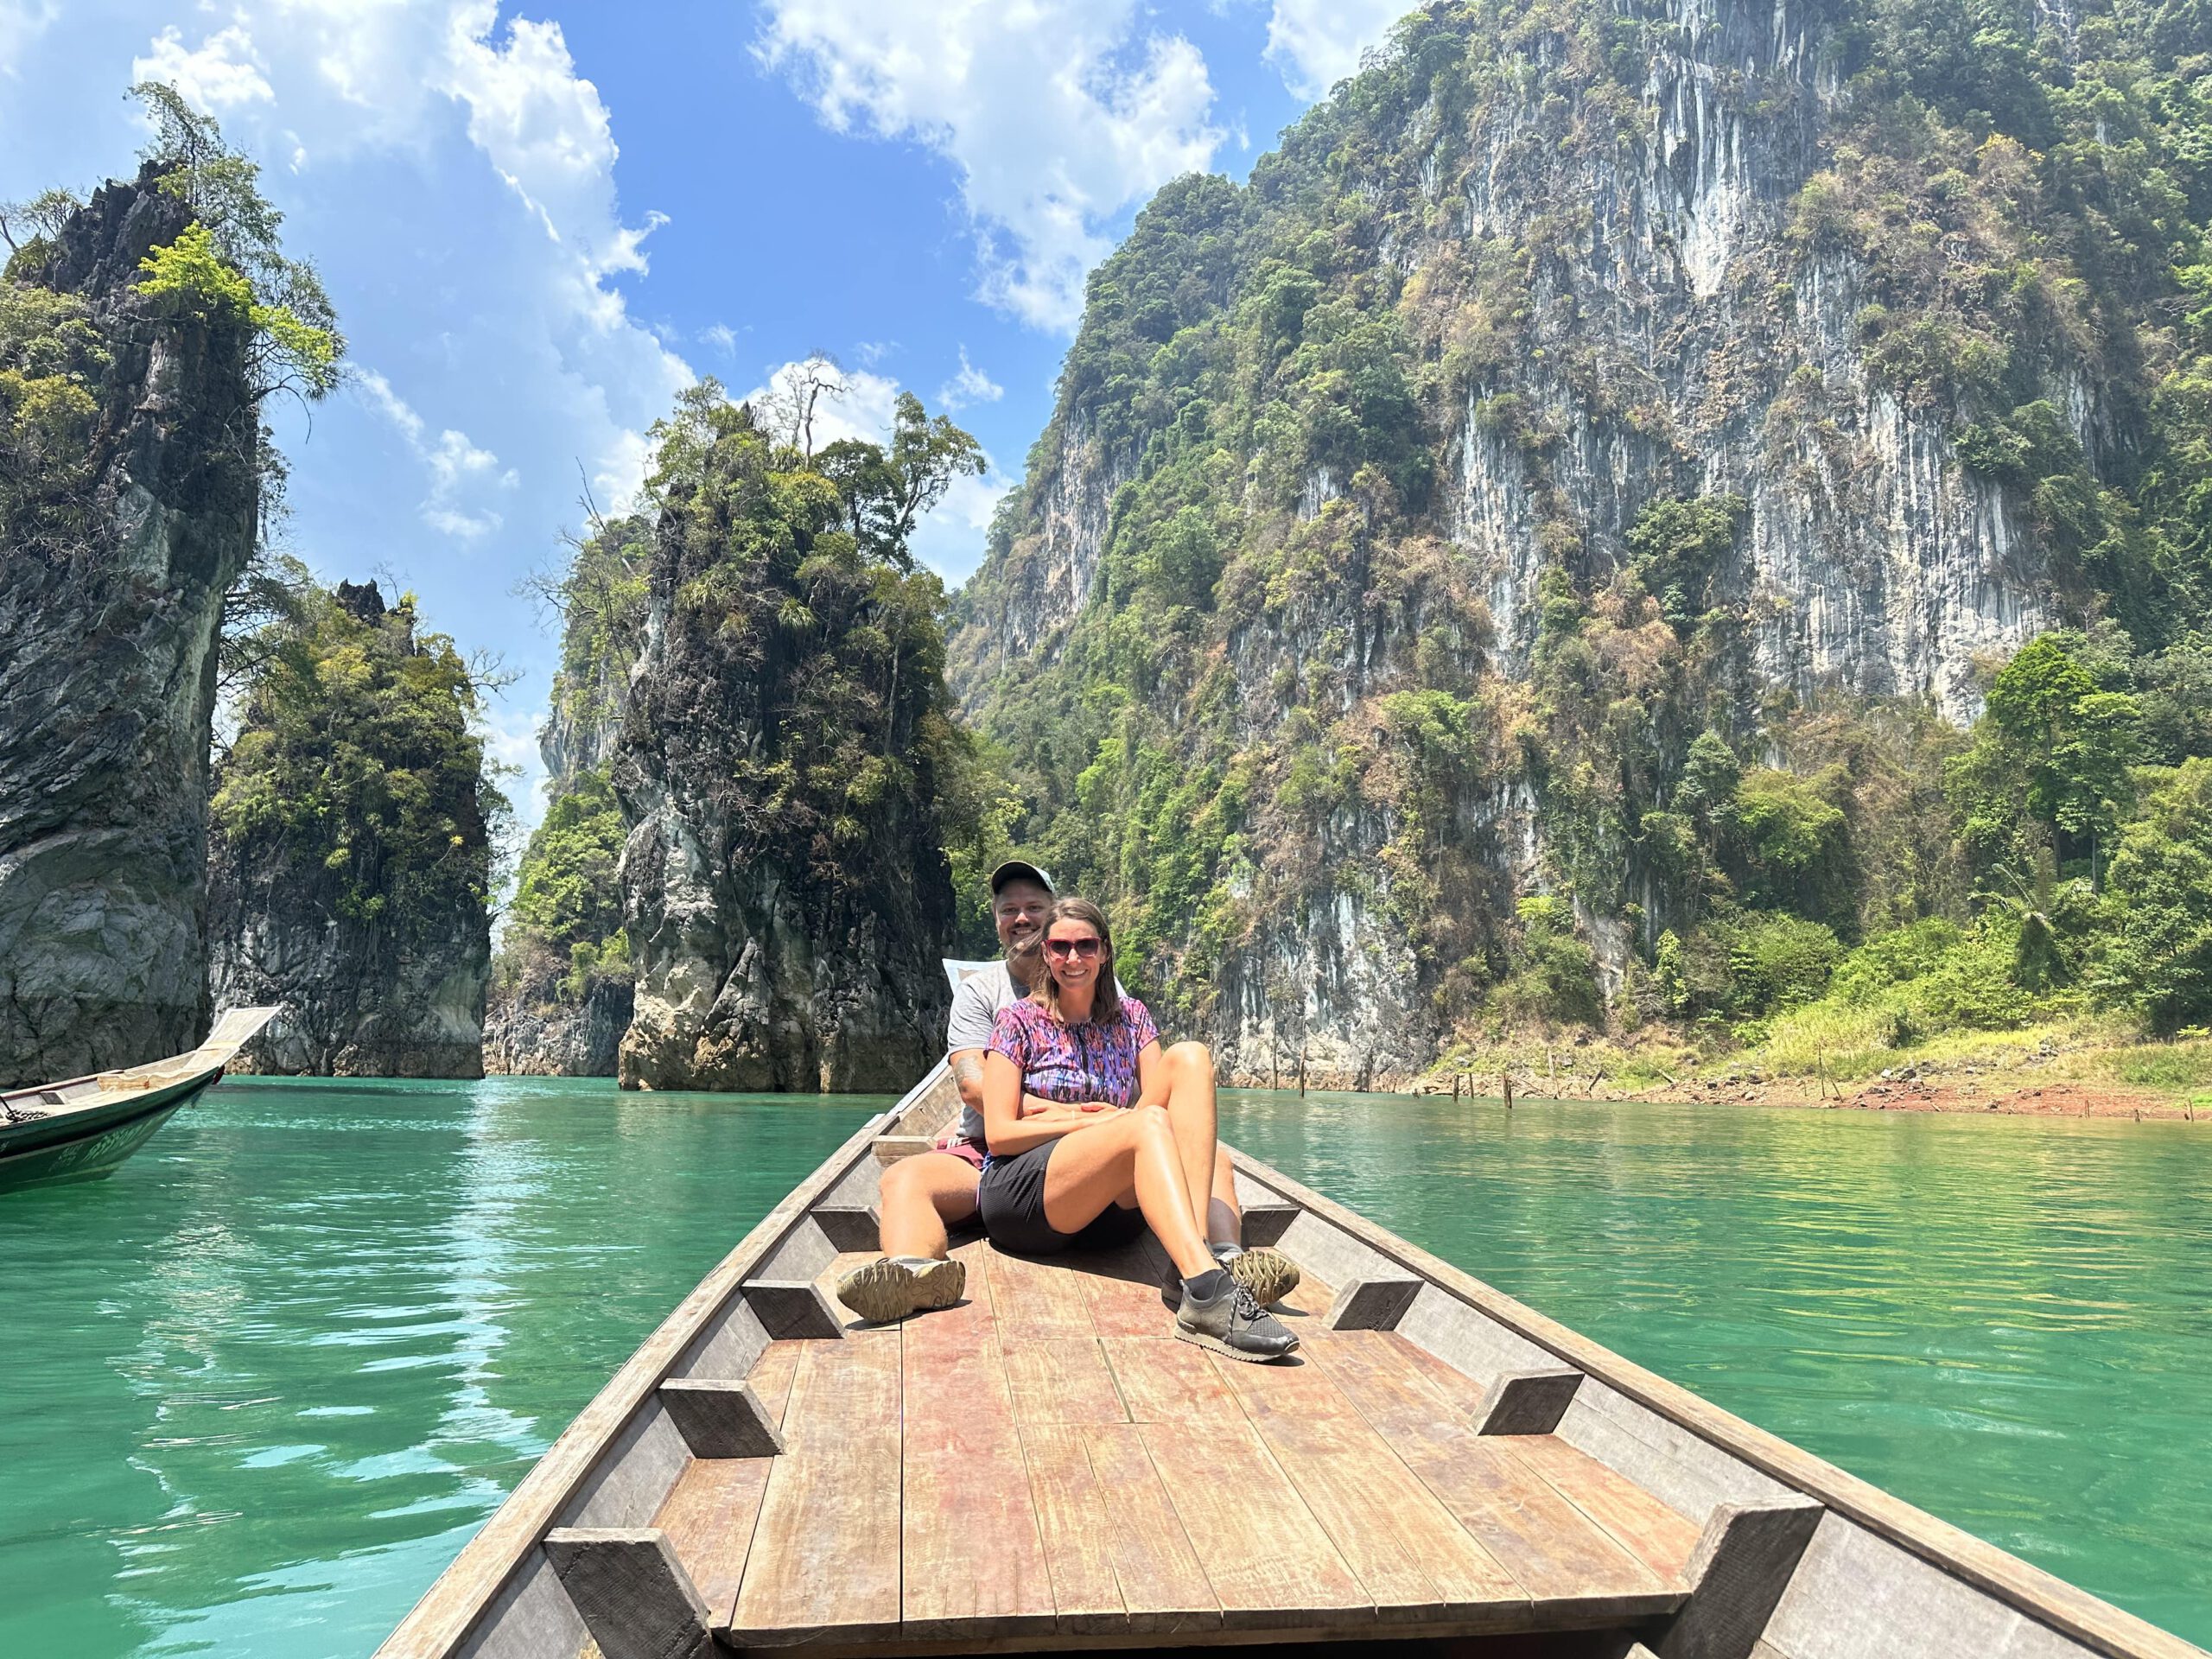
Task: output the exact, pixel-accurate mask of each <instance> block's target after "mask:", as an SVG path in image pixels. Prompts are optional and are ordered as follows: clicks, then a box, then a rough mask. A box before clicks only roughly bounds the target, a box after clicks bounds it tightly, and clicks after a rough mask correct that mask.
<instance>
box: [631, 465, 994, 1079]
mask: <svg viewBox="0 0 2212 1659" xmlns="http://www.w3.org/2000/svg"><path fill="white" fill-rule="evenodd" d="M742 464H751V465H757V464H758V463H757V462H748V463H742ZM757 487H758V486H757V485H756V484H753V483H751V482H750V481H747V482H742V483H740V484H736V485H733V486H731V489H730V493H731V495H732V496H733V497H734V496H736V495H737V494H738V493H740V492H741V491H742V490H745V489H749V488H757ZM708 494H709V493H707V492H703V491H702V497H706V496H708ZM722 550H723V544H722V543H721V540H720V537H719V536H718V535H717V534H716V532H715V530H713V529H712V528H709V526H708V525H706V524H698V523H695V522H691V521H689V520H687V519H686V518H685V517H684V514H683V512H679V511H677V510H674V509H671V512H670V514H669V516H668V518H666V519H665V520H664V523H663V524H662V527H661V533H660V535H659V537H658V540H657V543H656V544H655V550H654V555H653V562H652V581H651V604H650V611H649V617H648V622H647V630H646V641H647V643H646V646H645V652H644V655H643V658H642V659H641V660H640V662H639V667H638V671H637V673H636V675H635V677H633V679H632V683H631V688H630V698H629V702H628V706H627V709H626V712H625V714H624V716H623V721H622V745H621V750H620V754H619V755H618V757H617V759H616V761H615V765H614V774H613V776H614V787H615V790H616V792H617V793H618V794H619V795H620V798H621V801H622V808H623V813H624V817H626V820H627V821H628V822H629V823H630V824H631V825H632V829H631V830H630V834H629V839H628V842H627V843H626V847H625V849H624V851H623V855H622V884H623V895H624V927H625V931H626V933H627V935H628V938H629V951H630V960H631V963H632V969H633V970H634V972H635V976H636V1003H635V1010H634V1013H633V1015H632V1020H631V1025H630V1030H629V1033H628V1035H627V1036H626V1038H625V1039H623V1043H622V1052H621V1067H620V1079H621V1084H622V1086H623V1087H624V1088H646V1089H706V1090H746V1091H750V1090H804V1091H812V1090H823V1091H825V1092H846V1091H861V1090H899V1089H904V1088H905V1087H906V1086H907V1085H908V1084H912V1082H913V1080H914V1079H915V1078H916V1077H918V1076H920V1075H921V1073H922V1072H923V1071H925V1070H926V1069H927V1068H928V1066H929V1065H931V1063H932V1062H933V1061H934V1060H935V1059H936V1058H938V1056H939V1055H941V1054H942V1053H943V1052H944V1022H945V1018H946V1015H947V1014H948V1012H949V1010H950V1000H951V999H950V990H949V988H948V987H947V986H946V983H945V980H944V972H943V970H942V969H941V968H940V967H939V965H938V964H939V959H940V958H941V957H943V956H944V949H945V942H946V941H947V939H949V938H950V935H951V931H952V912H953V906H952V887H951V878H950V872H949V869H948V867H947V864H946V861H945V856H944V850H943V836H942V832H941V830H940V829H939V827H938V823H937V822H936V810H937V808H936V803H935V798H934V789H935V784H934V779H933V774H932V772H931V762H930V760H929V759H928V757H927V755H926V753H925V751H924V748H923V745H922V742H921V738H920V728H921V727H922V723H923V722H924V721H925V720H934V719H941V718H943V715H942V713H941V704H942V701H943V698H944V688H943V681H942V677H941V673H940V671H939V668H938V663H937V662H936V661H935V660H932V659H930V658H928V657H926V656H924V657H923V658H922V660H919V661H918V660H916V654H910V655H908V656H907V657H906V658H905V659H904V661H903V663H902V664H900V665H899V667H898V668H897V669H895V670H894V672H895V673H896V674H898V675H899V680H898V683H897V685H896V687H895V691H896V695H895V696H894V697H893V698H892V699H891V700H890V702H889V707H888V712H887V713H886V711H885V709H884V707H883V705H880V704H878V705H876V706H875V707H874V708H873V709H868V711H866V712H865V713H863V714H861V715H857V716H856V715H855V714H854V713H853V709H854V708H855V704H854V703H853V702H849V701H847V700H846V699H845V698H844V697H843V696H842V694H840V695H838V696H836V697H834V698H833V697H830V696H826V695H825V694H824V692H823V690H821V688H822V687H823V686H824V685H825V683H828V684H832V685H834V683H835V681H836V676H837V675H838V674H839V673H840V671H841V667H842V664H841V651H840V647H841V644H842V642H843V641H845V640H848V639H851V638H852V636H853V635H855V634H857V633H858V632H860V630H861V628H862V627H864V626H865V627H870V628H873V627H874V626H877V625H878V624H880V622H881V621H882V620H884V619H882V618H881V617H880V616H879V615H877V614H876V613H874V611H873V610H872V609H871V608H870V607H869V606H868V601H865V600H864V599H862V598H859V597H857V594H858V592H859V591H860V590H856V589H847V590H845V591H846V595H847V596H846V597H842V598H840V597H838V596H837V590H836V588H834V587H833V586H832V585H831V584H829V583H822V584H819V585H817V586H811V587H807V586H803V585H802V583H803V582H808V581H810V579H803V578H799V577H798V576H797V575H795V574H794V573H793V572H792V571H791V570H788V569H786V570H781V571H779V569H778V567H777V566H776V564H775V563H774V562H773V561H772V560H768V559H765V558H762V557H761V556H759V555H758V554H748V555H747V556H744V558H743V559H741V560H737V561H733V563H730V564H725V563H723V562H722ZM791 565H792V566H794V567H795V566H797V565H798V559H797V558H793V559H792V560H791ZM733 570H734V571H737V572H741V573H742V575H741V576H739V577H737V578H735V580H738V581H741V582H743V583H744V584H745V585H744V587H743V588H741V589H740V590H739V592H738V596H737V597H735V598H734V599H724V600H723V601H721V603H720V604H718V605H717V606H715V607H700V606H696V605H687V604H686V603H685V602H684V601H683V593H684V591H685V589H686V588H687V585H691V584H700V583H702V582H704V581H706V580H710V579H714V578H716V577H720V578H721V579H725V580H729V579H731V573H732V571H733ZM800 592H807V593H809V594H810V595H811V597H812V598H813V600H814V613H815V615H816V617H817V627H816V629H810V630H808V631H806V632H803V633H798V634H796V635H792V634H788V633H787V634H785V635H783V636H781V637H780V638H779V637H777V636H772V635H768V636H766V637H767V641H768V642H767V643H766V644H764V643H762V641H763V637H764V635H766V628H765V626H763V624H764V623H765V622H766V621H767V620H770V619H773V618H775V617H777V616H778V615H779V614H783V613H784V611H783V607H785V606H786V605H788V604H790V603H791V602H793V600H794V598H795V596H796V595H797V594H798V593H800ZM748 624H750V625H751V630H750V631H749V630H748V626H747V625H748ZM817 630H818V631H817ZM877 637H878V639H880V637H881V636H880V634H879V635H878V636H877ZM833 702H834V705H835V707H836V708H837V709H838V710H839V711H840V712H839V713H838V714H836V715H832V714H830V713H829V709H830V707H831V706H832V704H833ZM856 719H857V720H858V721H861V722H863V723H853V722H854V721H855V720H856ZM885 721H887V722H888V729H885V727H884V724H883V722H885ZM848 742H849V743H850V744H852V745H853V746H854V747H857V748H858V749H859V753H860V754H861V755H862V756H866V757H868V759H867V760H863V761H861V762H860V764H864V765H871V766H873V765H880V764H881V761H880V760H878V759H877V757H884V758H889V757H896V758H897V760H898V761H899V771H900V772H901V773H903V777H900V778H898V779H896V780H895V781H892V782H890V783H889V784H888V785H887V787H885V788H883V789H882V790H881V791H880V792H876V793H874V795H873V797H872V798H868V799H865V800H863V799H861V798H856V797H854V796H851V795H848V794H847V793H846V792H845V784H846V779H848V778H849V776H850V775H851V772H850V770H849V767H848V768H843V769H841V763H840V759H839V757H842V756H846V755H849V754H850V753H851V750H850V749H849V748H845V747H836V746H837V745H840V744H842V743H848ZM885 775H886V776H887V778H889V777H892V776H893V774H892V773H891V772H889V769H888V768H886V773H885ZM833 810H834V811H835V813H836V817H835V819H834V820H833V819H832V818H831V817H830V816H829V814H830V813H831V812H832V811H833Z"/></svg>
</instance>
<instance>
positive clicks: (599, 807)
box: [484, 515, 652, 1077]
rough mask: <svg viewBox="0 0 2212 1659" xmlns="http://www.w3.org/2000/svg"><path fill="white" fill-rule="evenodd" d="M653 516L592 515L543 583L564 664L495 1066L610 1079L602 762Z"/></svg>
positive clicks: (489, 1037) (500, 1004)
mask: <svg viewBox="0 0 2212 1659" xmlns="http://www.w3.org/2000/svg"><path fill="white" fill-rule="evenodd" d="M651 543H652V519H651V518H648V517H645V516H642V515H640V516H633V517H626V518H618V519H614V520H612V521H602V522H600V523H597V524H594V529H593V531H592V533H591V535H590V536H588V537H586V538H584V539H582V540H581V541H579V542H578V543H576V545H575V549H574V552H573V556H572V557H571V559H570V561H569V567H568V569H566V570H565V571H564V572H563V573H562V575H560V576H559V578H558V579H557V580H556V581H554V582H550V583H549V584H548V594H547V597H548V599H549V601H550V603H551V605H552V606H553V607H554V608H556V610H557V611H558V612H559V614H560V616H561V621H562V638H561V667H560V671H559V672H558V673H557V674H556V676H555V677H554V682H553V695H552V698H551V701H550V709H548V712H547V715H546V720H545V723H544V725H543V728H541V729H540V731H539V733H538V753H540V754H541V755H542V756H543V759H544V761H545V771H546V810H545V817H544V818H543V821H542V822H541V823H539V825H538V827H537V829H536V830H535V831H534V832H532V834H531V839H530V844H529V845H528V846H527V847H526V848H525V849H524V851H523V855H522V858H521V861H520V864H519V866H518V869H517V871H516V881H515V894H514V899H513V902H512V904H511V905H510V906H508V910H507V913H506V917H505V925H504V928H503V931H502V933H501V937H500V943H499V956H498V958H497V960H496V961H495V962H494V963H493V975H492V990H491V999H490V1002H489V1005H488V1007H487V1009H486V1016H485V1027H484V1058H485V1065H486V1067H487V1068H488V1069H490V1070H492V1071H504V1072H517V1073H523V1074H528V1075H532V1076H539V1077H613V1076H614V1075H615V1072H616V1070H617V1062H618V1057H619V1054H620V1048H621V1043H622V1034H623V1033H624V1032H626V1031H627V1030H628V1029H629V1026H630V1014H631V1007H632V990H631V976H630V959H629V949H628V939H627V936H626V934H625V933H624V932H623V930H622V887H621V881H620V877H619V875H618V874H617V870H616V867H617V865H618V863H619V862H620V859H621V856H622V843H623V840H624V837H625V836H626V834H627V833H628V825H627V824H626V823H624V821H623V818H622V812H621V807H620V804H619V803H618V802H617V801H616V800H615V798H614V793H613V788H612V787H611V785H609V782H608V768H609V766H610V765H611V763H612V761H613V756H614V752H615V749H616V747H617V746H618V744H619V743H620V739H621V733H622V710H623V707H624V705H625V703H626V702H627V701H628V697H629V684H630V675H631V671H632V669H633V668H634V667H635V665H636V663H637V658H638V653H639V651H640V650H641V649H642V648H643V646H644V644H645V639H644V634H645V561H646V555H647V550H648V549H649V547H650V545H651Z"/></svg>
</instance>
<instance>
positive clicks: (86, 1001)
mask: <svg viewBox="0 0 2212 1659" xmlns="http://www.w3.org/2000/svg"><path fill="white" fill-rule="evenodd" d="M161 175H162V168H158V167H156V166H152V165H149V167H148V168H146V169H145V171H144V172H143V174H142V175H141V176H140V177H139V178H138V180H137V181H136V182H134V183H111V184H109V185H107V186H105V188H102V189H101V190H100V191H99V192H98V193H97V194H95V195H94V196H93V197H92V200H90V201H89V202H88V203H86V205H85V206H84V207H82V208H81V209H79V210H78V211H77V212H75V213H72V214H71V215H69V217H68V218H67V221H66V223H62V224H60V225H59V226H57V227H56V229H55V232H54V234H53V235H52V236H51V237H50V238H41V239H40V240H38V241H36V242H33V243H31V244H29V245H27V246H26V248H25V249H24V251H22V252H19V253H18V254H17V255H16V257H15V258H14V259H12V260H11V261H10V264H9V269H8V272H7V275H6V277H4V278H3V279H0V1084H16V1083H19V1082H27V1081H35V1080H40V1079H43V1078H51V1077H71V1076H75V1075H78V1074H80V1073H83V1072H86V1071H94V1070H97V1069H99V1068H102V1067H106V1066H115V1065H134V1064H137V1063H138V1062H141V1061H145V1060H149V1059H153V1058H158V1057H160V1056H162V1055H166V1054H173V1053H176V1052H180V1051H181V1050H183V1049H187V1048H189V1047H191V1046H192V1045H193V1044H194V1042H195V1041H197V1040H198V1039H199V1038H200V1034H201V1033H203V1032H204V1031H205V1029H206V1026H207V1010H208V1000H207V969H206V957H205V956H204V954H203V951H202V948H201V938H202V932H203V915H204V905H205V888H204V881H205V875H204V872H205V868H206V839H205V837H206V809H207V787H208V782H207V780H208V772H207V750H208V737H209V725H210V721H211V717H212V715H213V707H214V701H215V668H216V642H217V634H218V631H219V626H220V623H221V619H222V612H223V597H224V594H225V591H226V589H227V588H229V587H230V586H231V584H232V582H233V581H235V580H236V579H237V577H238V575H239V573H240V572H241V571H242V570H243V569H245V565H246V563H247V560H248V558H249V557H250V556H251V554H252V551H253V548H254V542H255V535H256V531H257V523H256V519H257V507H258V505H259V499H260V494H259V479H258V472H257V460H258V455H257V444H258V442H259V434H260V421H259V416H258V412H257V387H256V385H254V383H253V380H252V379H251V377H250V375H249V372H248V370H249V357H250V353H251V346H252V331H251V326H250V325H249V323H248V322H247V321H246V320H245V318H244V317H243V316H239V315H230V314H226V313H222V312H207V311H194V310H188V309H181V308H177V307H175V306H174V305H171V304H168V303H167V302H164V301H162V300H160V299H158V298H154V297H149V296H147V295H146V294H144V293H143V292H142V291H141V290H140V289H139V288H138V287H137V286H136V283H137V279H138V277H139V276H140V262H141V261H142V260H143V259H144V258H145V257H146V256H147V255H148V254H149V252H150V251H152V250H154V249H155V248H156V247H158V246H164V245H171V244H174V243H175V242H176V241H177V240H178V238H179V237H180V236H181V234H182V233H183V232H185V230H186V228H187V226H189V225H190V224H191V222H192V220H193V217H194V215H193V211H192V209H191V207H189V206H188V203H187V202H186V201H185V200H182V199H181V198H180V197H179V196H178V195H176V194H172V193H169V192H166V191H164V190H162V188H160V186H159V184H158V183H157V180H158V179H159V177H160V176H161Z"/></svg>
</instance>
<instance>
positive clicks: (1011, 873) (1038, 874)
mask: <svg viewBox="0 0 2212 1659" xmlns="http://www.w3.org/2000/svg"><path fill="white" fill-rule="evenodd" d="M1009 881H1034V882H1035V883H1036V884H1037V885H1038V886H1039V887H1042V888H1044V889H1045V891H1046V892H1047V893H1051V892H1053V891H1054V888H1053V887H1052V877H1051V876H1049V875H1047V874H1045V872H1044V871H1042V870H1040V869H1039V868H1037V867H1036V866H1035V865H1034V864H1031V863H1027V862H1026V861H1023V860H1021V859H1019V858H1009V859H1008V860H1007V861H1006V862H1005V863H1003V864H1001V865H1000V866H999V867H998V868H996V869H995V870H993V871H992V872H991V897H992V898H994V899H995V898H997V897H998V896H999V889H1000V888H1001V887H1004V886H1006V884H1007V882H1009Z"/></svg>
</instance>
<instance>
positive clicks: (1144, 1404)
mask: <svg viewBox="0 0 2212 1659" xmlns="http://www.w3.org/2000/svg"><path fill="white" fill-rule="evenodd" d="M1099 1346H1100V1347H1101V1348H1102V1349H1103V1351H1105V1355H1106V1363H1107V1364H1109V1366H1111V1367H1112V1368H1113V1372H1114V1381H1115V1382H1116V1383H1118V1384H1119V1385H1120V1386H1121V1391H1122V1403H1123V1404H1124V1405H1126V1406H1127V1407H1128V1413H1129V1421H1132V1422H1138V1423H1167V1422H1172V1423H1187V1424H1192V1425H1198V1426H1210V1425H1214V1424H1219V1425H1221V1426H1223V1427H1229V1426H1230V1425H1234V1424H1239V1423H1242V1422H1243V1421H1244V1413H1243V1410H1242V1408H1239V1407H1238V1405H1237V1403H1236V1396H1235V1395H1231V1394H1230V1391H1229V1389H1228V1388H1227V1387H1226V1386H1225V1385H1224V1383H1223V1382H1222V1380H1221V1374H1220V1373H1219V1372H1218V1371H1217V1370H1214V1367H1213V1361H1212V1360H1211V1358H1210V1357H1208V1356H1207V1354H1206V1352H1205V1350H1204V1349H1202V1348H1196V1347H1193V1346H1192V1344H1189V1343H1187V1342H1178V1341H1177V1340H1175V1338H1173V1337H1109V1338H1105V1339H1104V1340H1103V1342H1101V1343H1100V1344H1099Z"/></svg>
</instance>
